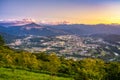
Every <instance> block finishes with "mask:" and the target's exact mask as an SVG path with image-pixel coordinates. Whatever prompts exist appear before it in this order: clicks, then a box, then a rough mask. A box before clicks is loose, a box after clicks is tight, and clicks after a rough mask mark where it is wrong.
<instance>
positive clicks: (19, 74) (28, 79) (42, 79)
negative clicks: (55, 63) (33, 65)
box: [0, 68, 73, 80]
mask: <svg viewBox="0 0 120 80" xmlns="http://www.w3.org/2000/svg"><path fill="white" fill-rule="evenodd" d="M0 80H73V79H71V78H64V77H56V76H50V75H47V74H41V73H34V72H29V71H25V70H18V69H15V70H14V71H12V69H9V68H0Z"/></svg>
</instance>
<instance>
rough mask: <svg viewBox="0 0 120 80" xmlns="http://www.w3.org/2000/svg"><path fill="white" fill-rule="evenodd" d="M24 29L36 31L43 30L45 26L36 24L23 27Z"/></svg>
mask: <svg viewBox="0 0 120 80" xmlns="http://www.w3.org/2000/svg"><path fill="white" fill-rule="evenodd" d="M22 27H24V28H25V29H27V30H30V29H33V28H35V29H41V28H43V26H41V25H39V24H36V23H35V22H32V23H30V24H26V25H23V26H22Z"/></svg>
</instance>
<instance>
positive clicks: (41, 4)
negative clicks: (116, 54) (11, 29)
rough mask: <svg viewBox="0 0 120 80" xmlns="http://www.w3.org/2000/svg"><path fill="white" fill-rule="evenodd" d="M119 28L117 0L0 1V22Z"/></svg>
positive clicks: (119, 16) (119, 9) (119, 18)
mask: <svg viewBox="0 0 120 80" xmlns="http://www.w3.org/2000/svg"><path fill="white" fill-rule="evenodd" d="M26 18H27V19H33V20H35V21H36V22H43V23H47V22H69V23H72V24H100V23H104V24H111V23H118V24H120V0H0V20H7V19H16V20H21V19H26Z"/></svg>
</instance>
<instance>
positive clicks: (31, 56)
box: [0, 38, 120, 80]
mask: <svg viewBox="0 0 120 80" xmlns="http://www.w3.org/2000/svg"><path fill="white" fill-rule="evenodd" d="M0 41H3V39H2V38H1V39H0ZM1 43H3V42H1ZM0 67H7V68H11V69H13V71H14V70H15V69H24V70H30V71H34V72H37V73H42V72H44V73H47V74H50V75H51V76H63V77H71V78H74V79H75V80H119V79H120V63H119V62H104V61H103V60H100V59H92V58H86V59H83V60H77V61H75V60H73V59H65V58H64V57H57V56H56V54H55V53H50V54H47V53H45V52H40V53H29V52H25V51H15V50H12V49H10V48H9V47H7V46H5V45H3V44H2V45H1V46H0Z"/></svg>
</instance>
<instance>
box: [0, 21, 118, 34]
mask: <svg viewBox="0 0 120 80" xmlns="http://www.w3.org/2000/svg"><path fill="white" fill-rule="evenodd" d="M11 24H12V25H11ZM0 33H5V34H9V35H14V36H26V35H39V36H56V35H65V34H72V35H80V36H89V35H94V34H115V35H120V25H112V24H111V25H106V24H97V25H85V24H69V25H68V24H59V25H40V24H36V23H34V22H31V23H26V24H25V23H24V24H23V25H17V24H16V23H15V24H14V23H10V22H4V24H3V22H0Z"/></svg>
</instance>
